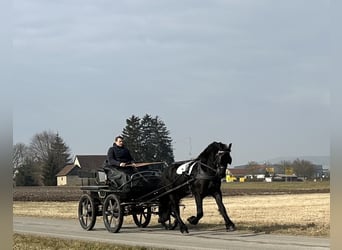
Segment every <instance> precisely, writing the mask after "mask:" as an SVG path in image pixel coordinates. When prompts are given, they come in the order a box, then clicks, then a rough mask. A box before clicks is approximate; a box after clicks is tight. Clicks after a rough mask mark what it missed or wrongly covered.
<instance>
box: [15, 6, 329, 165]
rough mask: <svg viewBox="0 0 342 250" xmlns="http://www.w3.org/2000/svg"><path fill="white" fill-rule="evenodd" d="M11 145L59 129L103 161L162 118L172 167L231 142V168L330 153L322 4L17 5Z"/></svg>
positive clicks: (74, 146) (75, 146) (78, 150)
mask: <svg viewBox="0 0 342 250" xmlns="http://www.w3.org/2000/svg"><path fill="white" fill-rule="evenodd" d="M13 6H14V7H13V8H14V14H15V18H14V23H13V26H14V32H13V64H14V68H15V72H16V73H15V76H14V78H15V83H16V86H20V88H18V89H17V91H16V92H15V98H14V103H13V142H14V143H18V142H23V143H25V144H28V143H29V142H30V140H31V138H32V136H33V135H34V134H36V133H40V132H42V131H44V130H51V131H53V132H58V133H59V134H60V136H61V137H62V138H63V139H64V141H65V142H66V143H67V145H69V147H70V148H71V152H72V155H77V154H106V152H107V149H108V147H109V146H111V144H112V142H113V138H114V137H115V136H116V135H118V134H120V133H121V132H122V129H123V128H124V127H125V125H126V119H127V118H129V117H130V116H132V115H136V116H139V117H143V116H144V115H145V114H150V115H152V116H159V118H160V119H161V120H163V121H164V122H165V125H166V127H167V128H168V129H169V131H170V136H171V138H172V139H173V147H174V154H175V158H176V160H184V159H190V158H192V157H196V156H197V155H198V154H199V153H200V152H201V151H202V150H203V149H204V148H205V147H206V146H207V145H208V144H209V143H211V142H212V141H222V142H224V143H230V142H232V143H233V146H232V156H233V166H234V165H240V164H246V163H248V162H249V161H259V162H262V161H265V160H268V159H271V158H275V157H280V156H308V155H310V156H321V155H329V150H330V149H329V145H330V141H329V133H330V123H329V119H330V117H329V106H330V92H329V85H328V75H329V66H330V65H329V63H330V49H329V48H330V33H329V23H330V20H329V1H327V0H293V1H291V0H290V1H289V0H286V1H285V0H284V1H273V0H269V1H266V0H258V1H256V0H250V1H248V0H207V1H197V0H193V1H186V0H185V1H171V0H170V1H167V0H165V1H159V0H139V1H138V0H126V1H120V0H117V1H111V0H96V1H95V0H92V1H90V0H58V1H46V0H16V1H14V2H13Z"/></svg>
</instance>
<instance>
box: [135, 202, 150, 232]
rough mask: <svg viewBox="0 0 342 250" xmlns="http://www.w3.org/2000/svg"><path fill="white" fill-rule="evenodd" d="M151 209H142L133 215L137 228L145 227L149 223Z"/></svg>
mask: <svg viewBox="0 0 342 250" xmlns="http://www.w3.org/2000/svg"><path fill="white" fill-rule="evenodd" d="M151 214H152V210H151V207H144V208H142V209H141V211H139V212H136V213H134V214H133V220H134V222H135V224H136V225H137V226H138V227H142V228H144V227H147V226H148V224H149V223H150V221H151Z"/></svg>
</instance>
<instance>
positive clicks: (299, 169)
mask: <svg viewBox="0 0 342 250" xmlns="http://www.w3.org/2000/svg"><path fill="white" fill-rule="evenodd" d="M276 165H278V173H282V174H287V175H292V174H295V175H296V176H300V177H305V178H309V179H310V178H314V177H315V165H314V164H313V163H312V162H310V161H307V160H301V159H299V158H297V159H296V160H294V161H281V162H280V164H276ZM259 166H260V164H259V163H257V162H255V161H251V162H249V163H248V166H247V168H248V169H249V170H250V172H251V173H258V169H259ZM264 167H265V168H266V176H271V175H272V174H273V173H271V172H268V171H267V169H273V168H274V165H273V164H270V163H265V164H264Z"/></svg>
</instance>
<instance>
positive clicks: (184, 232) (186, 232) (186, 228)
mask: <svg viewBox="0 0 342 250" xmlns="http://www.w3.org/2000/svg"><path fill="white" fill-rule="evenodd" d="M180 231H181V233H182V234H188V233H189V231H188V227H187V226H184V227H181V228H180Z"/></svg>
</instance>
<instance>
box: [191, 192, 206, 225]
mask: <svg viewBox="0 0 342 250" xmlns="http://www.w3.org/2000/svg"><path fill="white" fill-rule="evenodd" d="M194 196H195V201H196V208H197V216H190V217H189V218H188V221H189V222H190V223H191V224H192V225H197V223H198V222H199V220H200V219H201V218H202V217H203V199H202V197H201V196H200V195H199V194H197V193H195V194H194Z"/></svg>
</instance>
